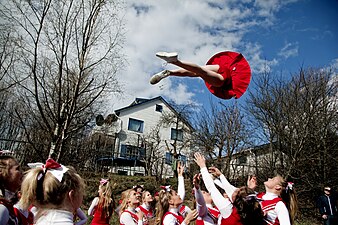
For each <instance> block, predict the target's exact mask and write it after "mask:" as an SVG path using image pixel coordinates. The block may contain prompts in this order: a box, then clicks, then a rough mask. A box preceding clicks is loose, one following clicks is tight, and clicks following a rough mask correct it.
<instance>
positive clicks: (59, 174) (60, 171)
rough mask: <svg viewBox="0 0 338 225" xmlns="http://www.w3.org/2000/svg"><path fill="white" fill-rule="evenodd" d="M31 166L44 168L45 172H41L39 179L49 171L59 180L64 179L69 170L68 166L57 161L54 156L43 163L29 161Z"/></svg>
mask: <svg viewBox="0 0 338 225" xmlns="http://www.w3.org/2000/svg"><path fill="white" fill-rule="evenodd" d="M27 165H28V166H29V167H30V168H38V167H40V168H42V169H43V173H42V172H41V173H39V175H38V177H37V179H38V180H40V179H41V178H42V177H44V175H45V174H46V173H47V172H50V173H51V174H52V175H53V176H54V177H55V178H56V179H57V180H58V181H59V182H61V181H62V178H63V175H64V174H65V173H66V172H67V171H68V168H67V167H65V166H63V165H61V164H59V163H57V162H55V161H54V160H53V159H52V158H49V159H47V160H46V164H43V163H28V164H27Z"/></svg>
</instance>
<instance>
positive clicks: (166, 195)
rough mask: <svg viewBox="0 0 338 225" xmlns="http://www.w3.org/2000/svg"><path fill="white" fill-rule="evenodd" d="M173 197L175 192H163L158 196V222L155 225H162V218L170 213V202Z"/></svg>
mask: <svg viewBox="0 0 338 225" xmlns="http://www.w3.org/2000/svg"><path fill="white" fill-rule="evenodd" d="M172 196H173V190H170V191H165V190H161V191H160V192H159V195H158V197H159V198H158V202H157V203H156V206H157V207H156V208H157V210H156V220H155V225H161V224H162V218H163V216H164V214H165V213H166V212H168V211H169V201H170V199H171V197H172Z"/></svg>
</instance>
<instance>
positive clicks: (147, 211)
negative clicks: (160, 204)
mask: <svg viewBox="0 0 338 225" xmlns="http://www.w3.org/2000/svg"><path fill="white" fill-rule="evenodd" d="M139 210H140V211H142V212H143V214H144V216H143V225H148V224H149V219H151V218H153V217H154V212H153V209H152V208H151V206H150V205H149V206H147V205H146V204H144V203H143V204H142V205H140V206H139V207H137V208H136V212H138V211H139Z"/></svg>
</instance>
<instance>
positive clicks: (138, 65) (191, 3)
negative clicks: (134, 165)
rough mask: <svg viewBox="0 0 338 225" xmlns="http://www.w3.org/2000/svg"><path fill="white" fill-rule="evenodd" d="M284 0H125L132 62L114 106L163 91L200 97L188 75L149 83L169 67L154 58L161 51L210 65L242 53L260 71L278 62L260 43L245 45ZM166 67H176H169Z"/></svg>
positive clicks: (178, 97)
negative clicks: (219, 56)
mask: <svg viewBox="0 0 338 225" xmlns="http://www.w3.org/2000/svg"><path fill="white" fill-rule="evenodd" d="M282 2H283V1H281V0H278V1H277V0H271V1H263V0H256V1H255V3H252V1H249V0H241V1H239V0H236V1H235V0H229V1H217V0H209V1H205V0H161V1H158V0H147V1H139V0H128V1H125V4H126V8H125V11H124V12H123V13H122V14H124V19H125V23H126V30H127V33H126V43H125V46H124V54H125V55H126V56H127V57H128V65H127V67H126V68H125V70H124V71H121V73H120V76H119V80H120V82H121V83H123V84H124V88H125V89H124V92H125V93H124V94H125V95H124V97H123V99H119V98H116V97H114V96H113V97H112V98H111V99H110V101H111V102H112V104H111V107H112V108H113V109H116V108H119V107H123V106H126V105H127V104H129V103H131V102H132V101H133V100H134V99H135V97H147V98H151V97H155V96H158V95H162V96H164V97H165V98H166V99H171V100H173V101H175V102H177V103H182V104H183V103H188V102H196V101H198V100H197V99H195V97H196V95H195V93H194V90H193V89H190V88H189V87H188V84H187V82H186V81H185V80H184V79H182V82H179V84H178V85H176V83H173V81H172V79H173V78H169V79H168V78H167V79H164V80H162V81H161V82H160V83H159V84H158V85H154V86H153V85H150V84H149V79H150V77H151V75H153V74H154V73H157V72H159V71H161V70H162V69H164V67H163V62H162V61H161V60H160V59H158V58H156V56H155V53H156V52H157V51H177V52H179V57H180V58H181V59H185V60H189V61H192V62H195V63H197V64H205V62H206V61H207V59H209V58H210V57H211V56H212V55H213V54H215V53H217V52H220V51H224V50H232V51H239V52H243V53H244V55H245V57H246V58H247V59H248V60H249V62H250V63H252V65H253V69H254V71H261V70H262V68H263V67H264V65H266V64H268V66H269V67H270V66H272V65H275V64H276V63H277V60H275V59H273V60H270V61H267V60H265V59H264V58H262V54H261V50H260V46H259V45H258V44H252V43H245V42H247V40H245V34H246V33H247V32H249V31H250V29H252V27H253V26H266V20H267V19H268V18H270V17H272V16H273V15H274V13H276V12H277V11H278V10H279V8H280V6H275V5H274V4H275V3H276V4H279V5H281V4H282ZM257 12H259V14H257ZM166 68H167V69H168V68H174V67H172V66H171V65H168V66H166ZM176 79H181V78H176ZM175 81H177V80H175ZM198 82H199V81H198ZM200 83H201V85H203V84H202V82H200Z"/></svg>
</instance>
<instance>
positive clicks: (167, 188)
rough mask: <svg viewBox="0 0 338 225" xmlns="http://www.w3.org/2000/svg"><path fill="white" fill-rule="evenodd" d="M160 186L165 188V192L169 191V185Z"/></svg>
mask: <svg viewBox="0 0 338 225" xmlns="http://www.w3.org/2000/svg"><path fill="white" fill-rule="evenodd" d="M161 188H162V189H163V190H165V191H166V192H170V185H167V186H161Z"/></svg>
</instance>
